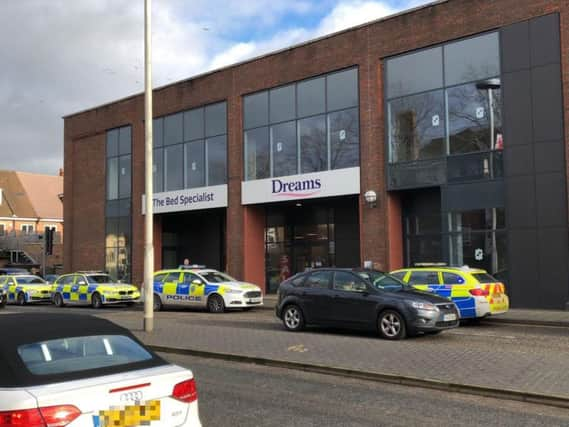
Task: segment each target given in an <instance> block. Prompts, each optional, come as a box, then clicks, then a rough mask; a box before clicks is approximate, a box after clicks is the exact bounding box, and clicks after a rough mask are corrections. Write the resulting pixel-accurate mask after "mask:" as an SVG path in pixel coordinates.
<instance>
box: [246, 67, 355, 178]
mask: <svg viewBox="0 0 569 427" xmlns="http://www.w3.org/2000/svg"><path fill="white" fill-rule="evenodd" d="M358 111H359V109H358V70H357V68H350V69H348V70H343V71H339V72H335V73H331V74H327V75H325V76H322V77H317V78H312V79H308V80H303V81H301V82H298V83H294V84H290V85H287V86H281V87H278V88H274V89H270V90H266V91H263V92H258V93H255V94H252V95H248V96H245V97H244V98H243V126H244V142H245V156H244V162H245V179H246V180H254V179H263V178H269V177H277V176H286V175H295V174H298V173H310V172H320V171H326V170H331V169H341V168H348V167H353V166H358V165H359V157H360V156H359V114H358Z"/></svg>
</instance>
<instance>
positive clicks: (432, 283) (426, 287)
mask: <svg viewBox="0 0 569 427" xmlns="http://www.w3.org/2000/svg"><path fill="white" fill-rule="evenodd" d="M408 283H409V284H410V285H411V286H413V287H414V288H416V289H419V290H421V291H431V292H434V293H436V294H437V295H440V296H443V297H446V298H449V297H450V293H451V288H450V287H446V288H445V286H444V285H441V282H440V278H439V273H438V272H437V271H435V270H415V271H412V272H411V275H410V276H409V279H408Z"/></svg>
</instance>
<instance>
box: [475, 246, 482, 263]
mask: <svg viewBox="0 0 569 427" xmlns="http://www.w3.org/2000/svg"><path fill="white" fill-rule="evenodd" d="M474 259H475V260H476V261H482V260H483V259H484V251H483V250H482V249H480V248H477V249H474Z"/></svg>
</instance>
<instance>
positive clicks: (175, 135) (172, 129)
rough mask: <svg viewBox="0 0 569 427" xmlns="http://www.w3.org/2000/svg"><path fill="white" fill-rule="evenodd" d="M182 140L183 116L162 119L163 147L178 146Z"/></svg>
mask: <svg viewBox="0 0 569 427" xmlns="http://www.w3.org/2000/svg"><path fill="white" fill-rule="evenodd" d="M183 139H184V126H183V114H182V113H177V114H172V115H170V116H166V117H164V145H172V144H179V143H180V142H182V141H183Z"/></svg>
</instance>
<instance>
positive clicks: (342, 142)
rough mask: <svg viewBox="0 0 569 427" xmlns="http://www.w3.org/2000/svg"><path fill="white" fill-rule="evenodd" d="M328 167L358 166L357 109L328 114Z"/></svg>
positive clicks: (358, 128) (358, 129)
mask: <svg viewBox="0 0 569 427" xmlns="http://www.w3.org/2000/svg"><path fill="white" fill-rule="evenodd" d="M328 132H329V140H330V169H341V168H349V167H353V166H358V165H359V163H360V144H359V139H360V138H359V132H360V127H359V120H358V109H357V108H352V109H350V110H344V111H338V112H335V113H330V114H328Z"/></svg>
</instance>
